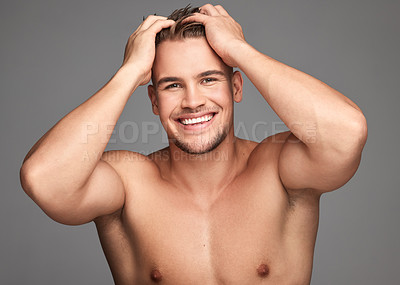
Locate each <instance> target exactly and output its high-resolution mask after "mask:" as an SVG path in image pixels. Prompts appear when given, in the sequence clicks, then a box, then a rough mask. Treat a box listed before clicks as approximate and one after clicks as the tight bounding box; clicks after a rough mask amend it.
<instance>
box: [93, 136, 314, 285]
mask: <svg viewBox="0 0 400 285" xmlns="http://www.w3.org/2000/svg"><path fill="white" fill-rule="evenodd" d="M287 135H288V134H287V133H282V134H278V135H276V136H275V137H270V138H269V139H267V140H266V141H265V142H264V143H263V144H259V145H257V144H256V143H250V142H248V143H246V144H245V145H246V146H245V147H244V154H245V156H246V157H245V161H244V164H243V171H241V172H240V174H238V175H237V176H236V177H235V178H234V179H233V181H232V182H231V183H230V184H229V185H227V187H226V188H225V189H223V191H221V194H220V195H219V196H218V199H216V200H215V202H214V203H213V204H212V206H211V207H209V208H208V209H204V208H201V207H198V205H197V204H196V203H194V202H193V201H192V200H191V199H190V196H188V195H185V194H184V191H180V190H181V189H179V188H177V187H176V186H174V185H173V184H171V183H169V181H167V180H165V179H164V177H163V173H162V169H163V167H162V165H161V164H160V162H159V161H157V159H156V157H157V156H153V158H142V159H139V157H140V155H137V154H135V155H133V156H131V159H125V161H124V162H123V163H119V164H118V165H116V166H115V169H116V170H117V172H118V173H119V174H120V176H121V177H122V179H123V181H124V184H125V189H126V199H125V205H124V207H123V209H121V210H120V211H118V212H116V213H114V214H112V215H108V216H102V217H99V218H97V219H96V220H95V223H96V226H97V229H98V233H99V237H100V240H101V243H102V247H103V250H104V252H105V255H106V258H107V261H108V263H109V265H110V268H111V271H112V274H113V277H114V281H115V283H116V284H118V285H121V284H155V283H159V284H175V285H176V284H210V285H211V284H240V285H244V284H252V285H254V284H309V282H310V279H311V270H312V260H313V253H314V245H315V238H316V234H317V228H318V212H319V196H317V195H314V194H313V193H312V192H311V191H308V190H302V191H297V192H296V193H293V192H290V191H289V190H287V189H285V188H284V187H283V185H282V183H281V181H280V178H279V174H278V158H279V153H280V150H281V148H282V145H283V141H284V138H285V137H286V136H287ZM273 138H275V139H273ZM276 138H278V139H276ZM125 155H126V154H125ZM121 157H122V156H121ZM158 157H159V158H162V155H159V156H158ZM260 157H261V159H260ZM263 157H264V158H265V159H262V158H263ZM122 159H123V158H122ZM161 160H162V159H161ZM161 160H160V161H161ZM260 161H262V162H263V163H260ZM132 173H138V174H140V175H132Z"/></svg>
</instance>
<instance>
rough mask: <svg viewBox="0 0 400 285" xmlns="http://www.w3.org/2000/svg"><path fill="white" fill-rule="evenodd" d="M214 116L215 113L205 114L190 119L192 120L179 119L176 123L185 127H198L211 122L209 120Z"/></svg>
mask: <svg viewBox="0 0 400 285" xmlns="http://www.w3.org/2000/svg"><path fill="white" fill-rule="evenodd" d="M214 116H215V113H211V114H206V115H203V116H199V117H192V118H180V119H178V122H179V123H181V124H182V125H185V126H193V125H200V124H203V123H206V122H209V121H211V119H212V118H213V117H214Z"/></svg>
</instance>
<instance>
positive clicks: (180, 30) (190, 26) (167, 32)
mask: <svg viewBox="0 0 400 285" xmlns="http://www.w3.org/2000/svg"><path fill="white" fill-rule="evenodd" d="M198 12H200V8H199V7H195V8H192V7H191V6H190V5H188V6H186V7H185V8H181V9H177V10H175V11H174V12H172V14H171V15H169V16H168V19H171V20H174V21H175V24H174V25H172V26H171V27H170V28H165V29H162V30H161V31H160V32H159V33H157V35H156V46H158V45H159V44H160V43H162V42H163V41H165V40H179V39H184V38H200V37H205V36H206V32H205V29H204V26H203V24H201V23H198V22H188V23H182V21H183V20H184V19H186V18H187V17H189V16H191V15H193V13H198Z"/></svg>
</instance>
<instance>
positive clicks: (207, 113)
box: [176, 111, 217, 120]
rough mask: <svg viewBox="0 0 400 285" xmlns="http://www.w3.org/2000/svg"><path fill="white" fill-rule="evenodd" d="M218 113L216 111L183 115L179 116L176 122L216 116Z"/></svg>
mask: <svg viewBox="0 0 400 285" xmlns="http://www.w3.org/2000/svg"><path fill="white" fill-rule="evenodd" d="M216 113H217V112H215V111H204V112H199V113H188V114H183V115H181V116H178V117H177V118H176V120H185V119H193V118H199V117H203V116H205V115H214V114H216Z"/></svg>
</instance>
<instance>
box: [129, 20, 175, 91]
mask: <svg viewBox="0 0 400 285" xmlns="http://www.w3.org/2000/svg"><path fill="white" fill-rule="evenodd" d="M174 23H175V21H173V20H168V19H167V18H166V17H162V16H153V15H150V16H148V17H147V18H146V20H144V21H143V23H142V24H141V25H140V26H139V27H138V28H137V29H136V31H135V32H134V33H133V34H132V35H131V36H130V37H129V39H128V42H127V44H126V47H125V55H124V61H123V63H122V66H121V67H132V68H134V69H135V70H136V71H137V72H138V75H139V85H144V84H147V83H148V82H149V81H150V78H151V68H152V66H153V62H154V57H155V38H156V35H157V33H158V32H160V31H161V30H162V29H164V28H168V27H171V26H172V25H173V24H174Z"/></svg>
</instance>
